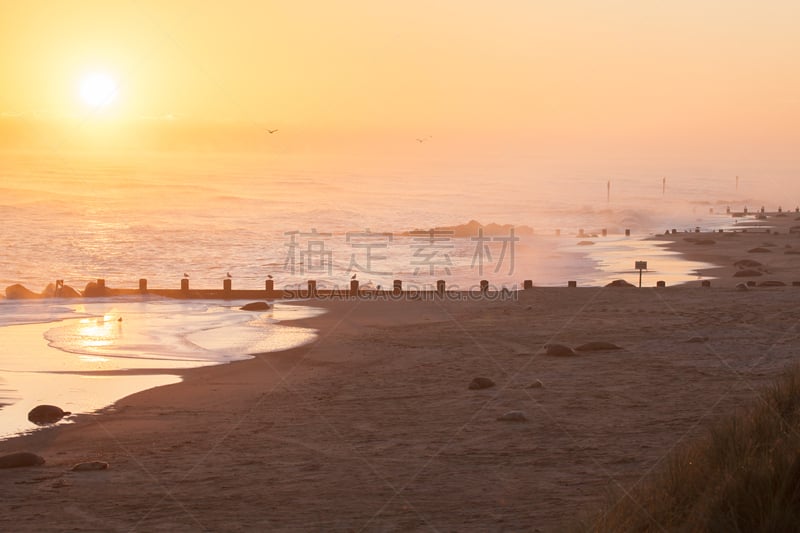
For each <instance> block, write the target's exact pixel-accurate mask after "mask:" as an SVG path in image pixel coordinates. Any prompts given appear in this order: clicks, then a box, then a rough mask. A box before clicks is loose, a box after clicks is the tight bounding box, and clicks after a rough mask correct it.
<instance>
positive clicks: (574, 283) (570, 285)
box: [567, 281, 578, 289]
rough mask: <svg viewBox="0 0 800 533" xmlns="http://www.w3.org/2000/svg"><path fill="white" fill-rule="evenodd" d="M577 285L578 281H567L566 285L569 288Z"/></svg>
mask: <svg viewBox="0 0 800 533" xmlns="http://www.w3.org/2000/svg"><path fill="white" fill-rule="evenodd" d="M577 286H578V282H577V281H568V282H567V287H570V288H572V289H574V288H575V287H577Z"/></svg>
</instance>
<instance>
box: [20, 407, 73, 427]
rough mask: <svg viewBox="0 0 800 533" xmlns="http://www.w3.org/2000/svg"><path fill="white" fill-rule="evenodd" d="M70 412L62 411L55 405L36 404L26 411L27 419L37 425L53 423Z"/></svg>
mask: <svg viewBox="0 0 800 533" xmlns="http://www.w3.org/2000/svg"><path fill="white" fill-rule="evenodd" d="M71 414H72V413H70V412H69V411H63V410H62V409H61V408H60V407H56V406H55V405H37V406H36V407H34V408H33V409H31V411H30V412H29V413H28V420H30V421H31V422H33V423H34V424H37V425H39V426H44V425H46V424H55V423H56V422H58V421H59V420H61V419H62V418H64V417H65V416H69V415H71Z"/></svg>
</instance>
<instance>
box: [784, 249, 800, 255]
mask: <svg viewBox="0 0 800 533" xmlns="http://www.w3.org/2000/svg"><path fill="white" fill-rule="evenodd" d="M783 253H784V254H787V255H800V250H786V251H785V252H783Z"/></svg>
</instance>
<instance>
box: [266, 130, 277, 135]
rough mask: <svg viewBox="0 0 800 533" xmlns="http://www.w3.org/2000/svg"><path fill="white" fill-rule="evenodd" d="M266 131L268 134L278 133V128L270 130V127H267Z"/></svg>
mask: <svg viewBox="0 0 800 533" xmlns="http://www.w3.org/2000/svg"><path fill="white" fill-rule="evenodd" d="M267 133H269V134H270V135H272V134H273V133H278V130H277V129H275V130H270V129H267Z"/></svg>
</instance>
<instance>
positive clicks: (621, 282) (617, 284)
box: [606, 279, 636, 287]
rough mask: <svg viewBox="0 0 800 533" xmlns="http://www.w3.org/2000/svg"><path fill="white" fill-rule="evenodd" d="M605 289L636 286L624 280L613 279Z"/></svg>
mask: <svg viewBox="0 0 800 533" xmlns="http://www.w3.org/2000/svg"><path fill="white" fill-rule="evenodd" d="M606 287H636V285H634V284H633V283H628V282H627V281H625V280H624V279H615V280H614V281H612V282H611V283H608V284H607V285H606Z"/></svg>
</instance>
